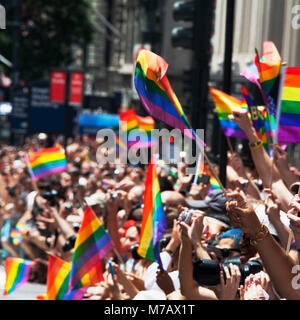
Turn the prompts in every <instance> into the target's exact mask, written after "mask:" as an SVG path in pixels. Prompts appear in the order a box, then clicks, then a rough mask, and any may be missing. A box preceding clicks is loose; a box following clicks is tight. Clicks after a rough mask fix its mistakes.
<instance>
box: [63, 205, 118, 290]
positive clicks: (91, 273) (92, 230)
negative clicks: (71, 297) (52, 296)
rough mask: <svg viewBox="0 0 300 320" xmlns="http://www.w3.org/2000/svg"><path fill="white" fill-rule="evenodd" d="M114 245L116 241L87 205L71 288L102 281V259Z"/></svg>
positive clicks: (80, 232) (77, 246) (78, 236)
mask: <svg viewBox="0 0 300 320" xmlns="http://www.w3.org/2000/svg"><path fill="white" fill-rule="evenodd" d="M113 247H114V243H113V241H112V239H111V238H110V236H109V234H108V233H107V232H106V230H105V228H104V226H103V225H102V224H101V222H100V220H99V219H98V218H97V216H96V215H95V213H94V211H93V210H92V209H91V208H90V207H89V206H87V207H86V209H85V211H84V217H83V220H82V222H81V226H80V229H79V231H78V235H77V239H76V242H75V246H74V253H73V258H72V267H71V274H70V283H69V285H70V289H79V288H81V287H86V286H90V285H93V284H96V283H98V282H100V281H102V280H103V275H102V264H101V260H102V259H103V258H104V257H105V256H106V255H107V254H108V253H109V252H110V251H111V250H112V249H113Z"/></svg>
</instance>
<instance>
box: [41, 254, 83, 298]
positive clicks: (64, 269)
mask: <svg viewBox="0 0 300 320" xmlns="http://www.w3.org/2000/svg"><path fill="white" fill-rule="evenodd" d="M70 271H71V265H70V264H69V263H68V262H66V261H64V260H62V259H60V258H59V257H57V256H55V255H54V254H49V263H48V272H47V293H46V294H45V295H38V296H37V298H38V299H39V300H81V299H82V297H83V294H84V292H85V291H86V289H85V290H84V291H83V290H82V289H83V288H81V289H79V290H73V291H72V292H71V293H69V292H68V291H69V279H70Z"/></svg>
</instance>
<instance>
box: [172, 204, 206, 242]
mask: <svg viewBox="0 0 300 320" xmlns="http://www.w3.org/2000/svg"><path fill="white" fill-rule="evenodd" d="M203 219H204V212H202V211H200V210H188V209H186V208H185V209H184V210H183V211H182V212H181V213H180V215H179V217H178V221H179V225H180V229H181V240H182V242H185V243H187V242H191V243H192V244H194V245H195V244H196V243H198V242H199V241H201V237H202V232H203V228H204V225H203Z"/></svg>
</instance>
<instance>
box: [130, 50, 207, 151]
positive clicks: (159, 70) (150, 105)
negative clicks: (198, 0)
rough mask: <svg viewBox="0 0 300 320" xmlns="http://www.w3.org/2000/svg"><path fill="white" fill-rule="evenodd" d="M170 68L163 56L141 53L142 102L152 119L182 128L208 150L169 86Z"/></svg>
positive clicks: (139, 86)
mask: <svg viewBox="0 0 300 320" xmlns="http://www.w3.org/2000/svg"><path fill="white" fill-rule="evenodd" d="M167 69H168V64H167V62H166V61H165V60H164V59H163V58H162V57H160V56H158V55H156V54H155V53H153V52H151V51H148V50H141V51H140V53H139V55H138V57H137V61H136V68H135V76H134V83H135V88H136V90H137V93H138V95H139V97H140V100H141V102H142V104H143V106H144V108H145V110H146V111H147V112H148V113H149V114H150V115H151V116H152V117H154V118H155V119H158V120H160V121H162V122H164V123H166V124H168V125H169V126H171V127H173V128H177V129H179V130H180V131H181V132H183V133H184V134H186V135H187V136H188V137H190V138H193V139H196V141H197V143H198V144H199V146H200V147H204V146H205V144H204V142H203V141H202V140H201V139H200V138H199V137H197V134H196V132H195V131H194V130H193V128H192V126H191V125H190V123H189V121H188V120H187V117H186V115H185V113H184V111H183V109H182V107H181V105H180V102H179V100H178V99H177V97H176V95H175V93H174V91H173V89H172V87H171V85H170V83H169V80H168V78H167V76H166V72H167ZM185 129H187V130H185Z"/></svg>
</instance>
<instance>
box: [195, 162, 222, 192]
mask: <svg viewBox="0 0 300 320" xmlns="http://www.w3.org/2000/svg"><path fill="white" fill-rule="evenodd" d="M203 174H207V175H209V176H210V179H209V183H210V188H209V190H208V193H210V192H212V191H213V190H221V189H222V188H221V186H220V184H219V182H218V180H217V179H216V178H215V177H214V175H213V174H212V173H211V171H210V170H209V169H208V167H207V165H206V164H204V167H203V171H202V172H200V173H199V174H198V181H197V182H198V184H199V181H200V178H201V177H202V175H203Z"/></svg>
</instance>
